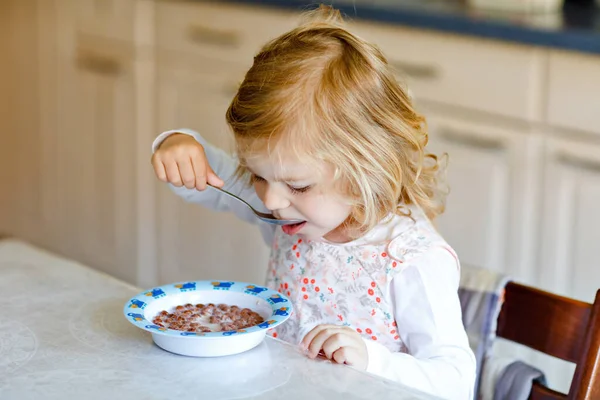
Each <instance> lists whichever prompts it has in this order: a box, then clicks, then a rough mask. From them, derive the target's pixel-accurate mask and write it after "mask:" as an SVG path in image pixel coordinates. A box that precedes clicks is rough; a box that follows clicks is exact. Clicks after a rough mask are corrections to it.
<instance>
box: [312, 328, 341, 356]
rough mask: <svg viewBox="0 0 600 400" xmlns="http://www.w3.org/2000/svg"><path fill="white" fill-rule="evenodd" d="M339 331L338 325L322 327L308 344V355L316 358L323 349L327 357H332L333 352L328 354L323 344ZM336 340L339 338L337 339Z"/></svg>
mask: <svg viewBox="0 0 600 400" xmlns="http://www.w3.org/2000/svg"><path fill="white" fill-rule="evenodd" d="M338 332H339V328H338V327H335V326H334V327H330V326H326V327H325V328H323V329H321V330H320V331H319V332H318V333H317V334H316V336H315V337H314V338H313V339H312V341H311V342H310V344H309V345H308V355H309V357H311V358H315V357H316V356H317V355H318V354H319V350H321V349H323V352H324V353H325V356H326V357H327V358H331V353H329V354H327V353H326V352H325V349H324V348H323V344H324V343H325V342H326V341H327V340H328V339H329V338H330V337H331V336H333V335H336V334H337V333H338ZM336 340H339V338H338V339H336Z"/></svg>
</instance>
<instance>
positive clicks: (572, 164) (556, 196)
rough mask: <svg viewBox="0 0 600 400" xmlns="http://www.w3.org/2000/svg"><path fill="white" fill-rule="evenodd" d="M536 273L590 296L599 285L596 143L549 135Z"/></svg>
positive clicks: (550, 285)
mask: <svg viewBox="0 0 600 400" xmlns="http://www.w3.org/2000/svg"><path fill="white" fill-rule="evenodd" d="M543 227H544V229H543V246H542V262H541V264H540V270H539V279H540V281H541V282H542V284H543V286H544V287H545V288H546V289H548V290H551V291H553V292H557V293H561V294H564V295H567V296H570V297H574V298H578V299H581V300H585V301H588V302H592V301H593V300H594V296H595V294H596V290H598V289H599V288H600V268H599V267H600V261H599V259H600V258H599V256H598V244H599V243H600V144H593V143H581V142H575V141H566V140H549V141H548V143H547V147H546V169H545V195H544V219H543Z"/></svg>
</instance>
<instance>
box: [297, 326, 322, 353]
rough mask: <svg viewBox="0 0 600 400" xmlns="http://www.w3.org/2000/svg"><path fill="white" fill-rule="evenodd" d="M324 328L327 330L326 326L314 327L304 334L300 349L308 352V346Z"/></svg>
mask: <svg viewBox="0 0 600 400" xmlns="http://www.w3.org/2000/svg"><path fill="white" fill-rule="evenodd" d="M325 328H327V325H317V326H315V327H314V328H313V329H312V330H311V331H310V332H308V333H307V334H306V336H304V339H302V343H301V345H302V347H303V348H304V349H305V350H308V346H310V344H311V343H312V341H313V339H314V338H315V336H317V335H318V334H319V332H321V331H322V330H323V329H325Z"/></svg>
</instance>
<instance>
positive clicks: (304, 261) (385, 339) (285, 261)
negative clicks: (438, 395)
mask: <svg viewBox="0 0 600 400" xmlns="http://www.w3.org/2000/svg"><path fill="white" fill-rule="evenodd" d="M392 218H393V220H392V223H402V224H404V225H407V227H406V229H404V230H403V231H402V232H400V233H399V234H398V235H396V236H395V237H392V238H391V239H387V240H383V241H380V242H379V243H361V242H360V239H359V240H358V241H356V242H351V243H348V244H342V245H339V244H332V243H328V242H320V241H310V240H303V239H301V238H299V237H297V236H288V235H286V234H284V233H283V232H282V231H281V229H278V230H277V232H276V234H275V238H274V243H273V247H272V252H271V257H270V261H269V271H268V274H267V277H268V278H267V286H268V287H270V288H271V289H274V290H278V291H279V292H281V293H283V294H285V295H287V296H288V297H289V298H290V300H291V301H292V303H293V306H294V312H293V313H292V315H291V316H290V318H289V320H288V321H287V322H286V323H285V324H283V325H281V326H279V327H277V328H276V329H275V331H276V332H273V333H275V334H276V335H277V337H278V338H280V339H282V340H285V341H287V342H290V343H294V344H298V343H299V342H300V341H301V340H302V338H303V337H304V335H306V334H307V333H308V332H309V331H310V330H311V329H312V328H314V327H315V326H317V325H321V324H334V325H345V326H349V327H351V328H352V329H354V330H356V332H358V333H360V334H361V335H362V336H363V337H364V338H366V339H370V340H374V341H377V342H378V343H381V344H382V345H384V346H386V347H387V348H388V349H389V350H390V351H394V352H400V351H402V352H406V351H407V349H406V346H405V345H404V343H402V340H401V338H400V332H401V328H402V327H397V326H396V321H395V320H394V307H393V304H391V298H390V284H391V281H392V279H393V278H394V277H395V276H396V275H397V274H399V273H401V271H402V270H403V268H405V267H406V266H407V265H411V263H412V262H415V263H418V256H419V255H421V254H423V253H424V252H426V251H427V250H428V249H430V248H432V247H438V246H443V247H445V248H448V249H449V247H448V245H447V244H446V242H445V241H444V240H443V238H442V237H441V236H440V235H439V234H438V232H437V231H436V230H435V228H434V227H433V226H432V225H431V223H430V221H429V220H428V219H427V218H425V217H424V216H423V215H422V213H420V212H415V211H414V210H413V213H412V219H411V220H410V223H407V222H406V219H407V218H409V217H400V216H393V217H392ZM449 250H451V249H449ZM273 333H272V334H273Z"/></svg>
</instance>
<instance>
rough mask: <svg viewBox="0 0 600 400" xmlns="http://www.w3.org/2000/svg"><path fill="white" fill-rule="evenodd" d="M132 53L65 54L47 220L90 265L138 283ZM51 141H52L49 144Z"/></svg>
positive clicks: (86, 50)
mask: <svg viewBox="0 0 600 400" xmlns="http://www.w3.org/2000/svg"><path fill="white" fill-rule="evenodd" d="M129 52H130V50H129V49H118V48H117V47H116V46H114V45H111V46H108V45H107V46H106V47H105V48H102V46H100V45H98V44H97V43H95V44H89V47H86V45H85V44H82V45H81V46H80V47H78V48H77V49H76V50H75V52H74V53H73V57H72V58H71V57H61V58H60V59H59V60H58V62H59V69H58V73H59V75H58V81H59V82H61V84H59V85H58V86H57V91H58V98H59V99H61V101H60V102H59V103H58V104H57V109H56V111H57V112H58V116H59V117H58V119H57V129H56V131H55V132H54V133H55V135H56V136H55V137H54V138H52V139H51V140H52V141H53V142H54V143H53V146H52V150H53V151H52V152H48V153H45V154H44V157H49V158H51V160H48V162H47V164H50V163H51V162H52V161H53V162H54V163H55V165H54V172H55V173H56V177H55V180H54V182H56V183H57V185H56V186H54V187H52V188H49V190H52V192H53V193H52V195H51V196H48V203H47V207H46V211H47V214H46V215H45V217H46V221H47V222H48V223H49V224H50V226H52V231H53V232H55V235H56V236H55V238H56V241H55V243H54V245H55V246H57V247H59V249H60V251H61V252H64V253H66V254H69V255H71V256H72V257H73V258H75V259H77V260H80V261H82V262H84V263H86V264H88V265H93V266H95V267H97V268H98V269H101V270H103V271H105V272H107V273H110V274H111V275H114V276H117V277H119V278H122V279H125V280H126V281H129V282H134V281H135V278H136V260H135V256H136V232H137V231H136V230H137V225H136V158H135V155H136V148H135V145H136V119H135V118H136V114H135V105H136V98H135V89H134V82H135V81H134V76H133V60H132V58H131V56H129V55H127V54H128V53H129ZM46 140H47V139H46Z"/></svg>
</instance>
